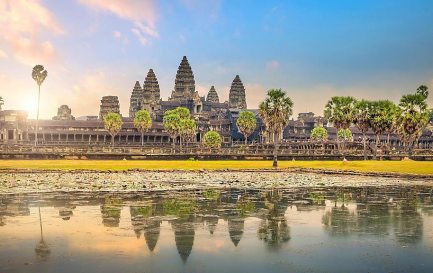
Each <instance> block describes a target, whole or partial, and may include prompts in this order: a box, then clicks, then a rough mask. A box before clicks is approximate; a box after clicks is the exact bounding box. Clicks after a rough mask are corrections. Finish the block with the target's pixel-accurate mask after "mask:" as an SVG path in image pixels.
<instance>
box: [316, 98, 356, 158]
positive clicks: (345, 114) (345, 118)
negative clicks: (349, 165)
mask: <svg viewBox="0 0 433 273" xmlns="http://www.w3.org/2000/svg"><path fill="white" fill-rule="evenodd" d="M355 104H356V99H355V98H353V97H350V96H346V97H339V96H336V97H332V98H331V99H330V100H329V101H328V103H327V104H326V106H325V111H324V115H325V118H326V119H327V120H328V121H329V122H331V123H332V124H333V125H334V127H335V128H336V129H337V132H338V131H340V129H349V127H350V125H351V124H352V123H353V122H354V118H355ZM340 140H342V141H343V146H344V147H345V146H346V144H345V140H344V138H343V139H339V138H338V137H337V145H338V147H339V148H340ZM343 153H344V151H343ZM343 157H344V154H343Z"/></svg>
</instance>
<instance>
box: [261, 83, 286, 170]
mask: <svg viewBox="0 0 433 273" xmlns="http://www.w3.org/2000/svg"><path fill="white" fill-rule="evenodd" d="M292 108H293V101H292V100H291V99H290V98H289V97H287V96H286V92H284V91H283V90H281V89H271V90H269V91H268V94H267V97H266V99H265V100H264V101H263V102H262V103H260V106H259V113H260V116H261V118H262V119H263V122H264V123H265V126H266V127H267V131H268V132H270V133H272V134H273V137H274V155H273V157H274V160H273V167H274V168H276V167H277V166H278V159H277V152H278V143H279V140H280V137H281V135H282V133H283V130H284V128H285V127H286V126H287V125H288V124H289V118H290V116H291V115H292V111H293V110H292Z"/></svg>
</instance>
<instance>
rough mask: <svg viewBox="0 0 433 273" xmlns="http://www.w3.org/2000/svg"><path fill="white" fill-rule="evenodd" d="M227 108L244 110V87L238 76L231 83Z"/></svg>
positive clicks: (245, 104)
mask: <svg viewBox="0 0 433 273" xmlns="http://www.w3.org/2000/svg"><path fill="white" fill-rule="evenodd" d="M229 106H230V108H237V109H246V108H247V102H246V97H245V87H244V85H243V83H242V81H241V78H240V77H239V75H236V77H235V79H234V80H233V82H232V86H231V87H230V92H229Z"/></svg>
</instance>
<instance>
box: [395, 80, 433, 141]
mask: <svg viewBox="0 0 433 273" xmlns="http://www.w3.org/2000/svg"><path fill="white" fill-rule="evenodd" d="M427 97H428V91H427V87H426V86H423V85H421V86H420V87H419V88H418V89H417V91H416V93H415V94H408V95H404V96H403V97H402V98H401V100H400V104H399V107H398V111H397V118H396V131H397V133H398V134H399V136H400V137H401V139H402V140H403V142H405V143H406V144H407V146H408V147H411V146H412V145H413V142H414V141H415V140H416V139H417V138H418V137H419V136H420V135H421V134H422V131H423V129H424V128H425V127H426V126H427V124H428V120H429V114H430V112H429V110H428V109H427Z"/></svg>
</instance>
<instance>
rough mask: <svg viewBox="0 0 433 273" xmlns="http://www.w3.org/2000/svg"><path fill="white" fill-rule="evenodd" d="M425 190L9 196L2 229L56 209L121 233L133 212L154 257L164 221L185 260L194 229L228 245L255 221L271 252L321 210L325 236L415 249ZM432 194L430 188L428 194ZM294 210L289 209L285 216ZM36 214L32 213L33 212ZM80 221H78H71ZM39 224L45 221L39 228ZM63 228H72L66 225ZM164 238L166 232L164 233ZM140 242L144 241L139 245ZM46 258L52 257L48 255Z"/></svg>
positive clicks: (427, 210)
mask: <svg viewBox="0 0 433 273" xmlns="http://www.w3.org/2000/svg"><path fill="white" fill-rule="evenodd" d="M421 190H423V189H411V190H409V189H408V190H402V189H400V190H399V191H396V190H392V189H386V188H385V189H383V188H379V189H374V188H363V189H329V190H324V189H319V190H314V189H313V190H311V189H290V190H263V191H245V190H234V189H233V190H212V191H200V190H197V191H194V192H175V193H158V194H154V195H146V194H122V195H116V194H98V195H97V196H96V197H95V195H92V194H87V195H86V194H82V195H76V196H74V195H68V196H66V195H63V194H44V195H43V198H41V196H37V195H35V196H29V197H26V198H23V197H22V196H4V197H2V198H1V200H0V228H1V225H7V223H8V218H10V217H16V216H28V215H30V211H31V210H30V208H31V207H35V206H37V204H39V205H40V206H41V207H54V208H55V209H57V210H58V212H59V216H60V217H61V218H62V219H64V220H66V219H69V218H70V217H71V216H73V215H74V209H75V207H79V206H82V205H86V206H89V205H90V206H93V207H95V208H96V209H97V210H100V213H101V217H102V224H103V225H104V226H105V227H119V225H120V222H121V221H123V220H122V219H124V218H121V212H122V209H123V208H125V207H126V208H128V209H129V213H130V217H131V218H130V221H131V232H133V233H131V234H135V236H136V237H137V239H139V240H145V242H146V247H147V248H148V249H149V251H150V252H154V251H155V249H156V248H157V247H158V241H159V240H160V237H161V236H162V234H163V233H162V232H163V231H161V226H162V223H163V222H166V223H169V224H170V225H171V230H172V231H170V230H168V232H173V235H174V243H175V245H176V249H177V252H178V254H179V257H180V258H181V260H182V261H183V262H187V261H188V259H189V257H190V256H191V255H193V253H194V242H195V241H196V239H197V238H196V236H197V234H198V233H197V229H200V228H203V229H207V230H208V231H209V233H210V234H211V235H212V234H214V232H215V230H216V229H217V227H218V223H219V221H224V222H226V225H221V231H222V232H221V233H220V232H219V233H218V235H217V236H210V238H217V237H218V236H221V234H222V236H226V238H227V239H229V240H230V241H231V243H230V245H231V247H239V246H240V245H242V240H245V233H246V232H248V229H247V228H248V225H249V224H250V221H248V219H250V218H249V217H253V218H255V219H258V221H251V222H255V223H257V230H256V236H257V237H256V238H258V240H260V241H261V242H263V245H264V246H265V247H266V248H267V249H268V250H273V251H278V250H279V249H281V248H282V247H284V246H285V245H287V244H288V243H289V242H290V239H291V230H290V226H291V224H290V223H291V222H290V221H289V220H288V219H290V218H289V214H290V213H291V211H292V210H297V211H298V212H300V213H303V212H306V213H307V212H309V211H317V212H318V213H316V214H315V215H319V217H320V218H319V219H318V221H321V223H322V228H323V230H324V231H325V234H327V235H328V236H331V237H349V236H378V237H380V238H383V237H390V238H393V239H395V241H396V242H398V243H399V244H401V245H408V244H417V243H418V242H420V241H421V240H422V237H423V229H424V222H423V217H424V215H430V214H433V213H432V211H433V209H431V207H432V206H431V204H433V201H432V196H431V194H428V195H427V194H419V191H421ZM425 191H426V192H429V191H430V189H427V190H425ZM288 208H291V210H290V211H287V210H288ZM32 211H33V210H32ZM74 217H79V216H74ZM41 223H42V222H41ZM64 224H68V223H67V222H65V223H64ZM164 232H167V230H164ZM141 238H143V239H141ZM40 241H41V243H40V244H38V245H37V246H36V247H35V252H36V254H37V255H38V256H40V257H43V256H44V255H46V254H47V253H49V251H46V250H47V249H48V250H49V247H48V245H47V244H46V243H45V241H43V236H42V232H41V240H40ZM46 256H47V255H46Z"/></svg>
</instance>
